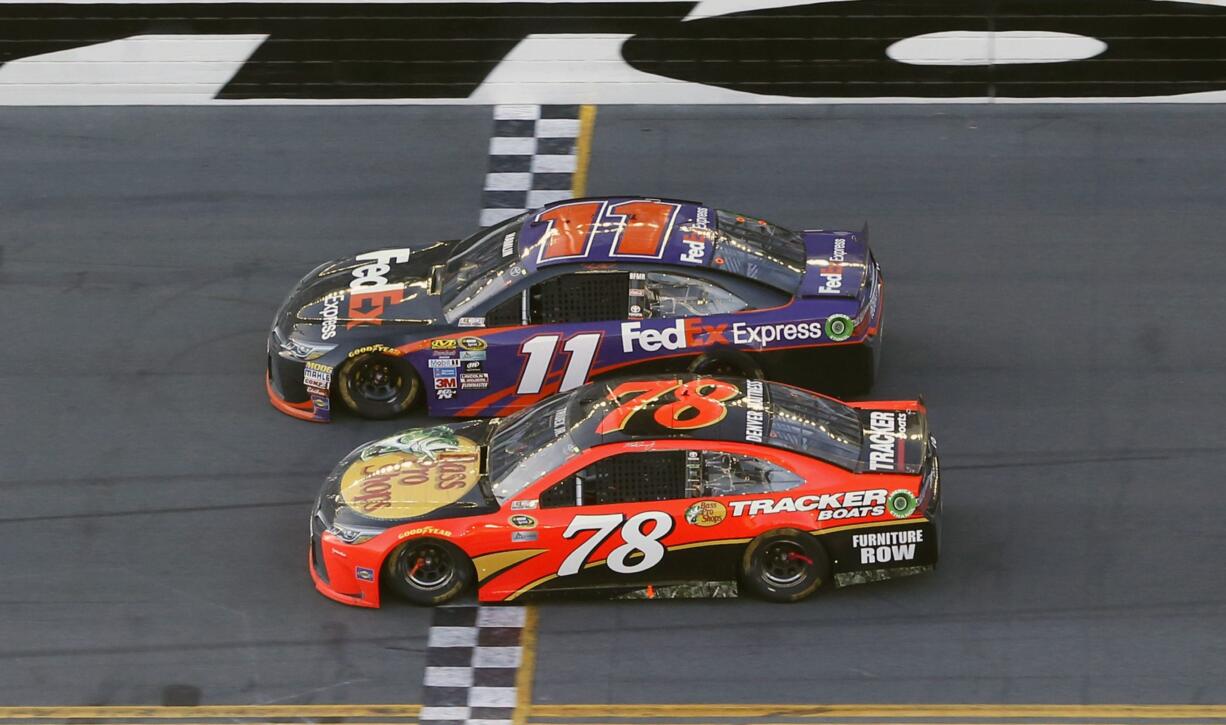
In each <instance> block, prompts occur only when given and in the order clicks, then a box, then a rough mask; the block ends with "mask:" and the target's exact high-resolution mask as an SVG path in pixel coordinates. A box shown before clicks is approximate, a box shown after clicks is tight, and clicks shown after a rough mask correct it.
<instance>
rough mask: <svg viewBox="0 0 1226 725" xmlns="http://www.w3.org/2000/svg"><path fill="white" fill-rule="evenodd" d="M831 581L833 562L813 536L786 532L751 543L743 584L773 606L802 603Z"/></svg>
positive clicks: (747, 550)
mask: <svg viewBox="0 0 1226 725" xmlns="http://www.w3.org/2000/svg"><path fill="white" fill-rule="evenodd" d="M829 580H830V560H829V559H828V558H827V557H826V551H825V549H823V548H822V546H821V544H819V543H817V540H816V539H814V538H813V536H812V535H811V534H806V533H804V532H802V531H796V530H792V529H783V530H780V531H772V532H769V533H766V534H762V535H761V536H759V537H758V538H756V539H754V540H753V541H752V542H750V544H749V546H748V547H746V549H745V555H744V557H743V558H742V560H741V582H742V583H743V584H744V585H745V586H746V587H747V588H748V589H749V590H750V591H752V592H753V593H754V594H757V595H758V596H760V597H762V598H763V599H767V600H769V601H772V602H798V601H800V600H801V599H804V598H805V597H808V596H809V595H811V594H813V592H815V591H817V589H818V588H819V587H821V586H822V585H823V584H825V583H826V582H827V581H829Z"/></svg>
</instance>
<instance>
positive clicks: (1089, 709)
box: [532, 704, 1226, 720]
mask: <svg viewBox="0 0 1226 725" xmlns="http://www.w3.org/2000/svg"><path fill="white" fill-rule="evenodd" d="M532 715H533V717H540V718H608V719H628V718H655V719H669V718H674V719H675V718H704V717H705V718H745V717H810V718H819V717H820V718H839V717H842V718H882V717H887V718H900V717H901V718H921V717H925V718H971V717H981V718H997V719H999V718H1043V717H1054V718H1118V719H1124V720H1141V719H1168V720H1194V719H1202V720H1203V719H1206V718H1210V719H1224V718H1226V705H731V704H730V705H715V704H698V705H534V706H533V707H532Z"/></svg>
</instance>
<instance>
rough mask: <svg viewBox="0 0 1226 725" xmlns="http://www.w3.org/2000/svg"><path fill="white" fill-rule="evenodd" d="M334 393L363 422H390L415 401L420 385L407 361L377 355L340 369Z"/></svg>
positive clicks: (353, 361) (357, 359)
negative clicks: (367, 420)
mask: <svg viewBox="0 0 1226 725" xmlns="http://www.w3.org/2000/svg"><path fill="white" fill-rule="evenodd" d="M337 387H338V392H339V393H340V396H341V400H343V401H345V405H346V406H348V408H349V409H350V410H352V411H353V412H355V413H357V414H358V415H360V416H362V417H363V418H375V419H383V418H394V417H395V416H397V415H400V414H401V413H403V412H404V411H406V410H408V409H409V407H410V406H411V405H413V403H414V402H415V401H416V400H417V395H418V392H419V391H420V390H421V381H420V380H418V378H417V372H416V371H415V370H413V366H412V365H410V364H409V363H408V361H407V360H405V359H404V358H401V357H391V356H389V355H381V354H379V353H367V354H365V355H359V356H357V357H355V358H353V359H352V360H350V361H349V362H347V363H345V366H344V367H343V368H342V369H341V374H340V382H339V383H338V386H337Z"/></svg>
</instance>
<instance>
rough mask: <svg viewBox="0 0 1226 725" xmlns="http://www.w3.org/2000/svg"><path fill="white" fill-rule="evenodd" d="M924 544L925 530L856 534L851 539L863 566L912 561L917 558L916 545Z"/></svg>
mask: <svg viewBox="0 0 1226 725" xmlns="http://www.w3.org/2000/svg"><path fill="white" fill-rule="evenodd" d="M922 543H924V531H923V529H910V530H907V531H882V532H880V533H875V534H854V535H853V536H852V537H851V545H852V548H854V549H856V550H857V551H859V552H860V563H861V564H888V563H889V562H892V561H911V560H913V559H914V558H915V547H916V545H917V544H922Z"/></svg>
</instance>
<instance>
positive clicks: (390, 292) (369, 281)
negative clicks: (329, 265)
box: [345, 249, 410, 329]
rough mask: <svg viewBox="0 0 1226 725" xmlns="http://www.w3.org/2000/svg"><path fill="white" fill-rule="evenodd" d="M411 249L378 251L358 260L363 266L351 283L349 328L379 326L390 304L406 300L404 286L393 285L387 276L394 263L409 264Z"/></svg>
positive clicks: (354, 274) (359, 256)
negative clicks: (384, 311) (386, 307)
mask: <svg viewBox="0 0 1226 725" xmlns="http://www.w3.org/2000/svg"><path fill="white" fill-rule="evenodd" d="M409 252H410V250H408V249H384V250H381V251H378V252H367V253H366V254H359V255H358V256H357V257H355V258H354V259H356V260H357V261H359V262H370V264H363V265H361V266H359V267H356V268H354V270H353V281H352V282H350V283H349V318H350V320H349V322H348V323H347V324H346V325H345V329H351V328H353V327H357V326H358V325H379V324H382V320H381V319H379V318H380V317H381V316H382V315H383V308H384V306H386V305H388V304H393V305H394V304H396V303H398V302H402V301H404V285H403V284H392V283H391V282H389V281H388V279H387V277H386V276H385V275H386V274H387V273H388V272H390V271H391V270H392V264H393V263H396V264H404V263H405V262H407V261H409Z"/></svg>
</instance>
